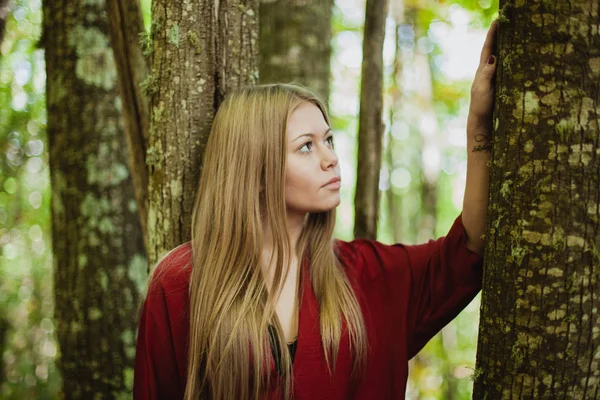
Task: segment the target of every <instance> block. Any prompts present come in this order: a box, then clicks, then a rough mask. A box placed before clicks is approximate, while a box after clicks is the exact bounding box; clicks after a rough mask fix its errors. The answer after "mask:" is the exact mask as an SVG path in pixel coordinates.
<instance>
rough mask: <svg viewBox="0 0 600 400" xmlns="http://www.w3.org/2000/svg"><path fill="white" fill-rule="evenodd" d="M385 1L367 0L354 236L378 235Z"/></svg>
mask: <svg viewBox="0 0 600 400" xmlns="http://www.w3.org/2000/svg"><path fill="white" fill-rule="evenodd" d="M388 4H389V1H388V0H367V4H366V12H365V29H364V39H363V61H362V72H361V85H360V115H359V122H358V165H357V174H356V175H357V176H356V192H355V195H354V236H355V237H363V238H368V239H375V238H376V237H377V218H378V215H379V170H380V168H381V154H382V151H383V149H382V145H383V114H382V113H383V39H384V36H385V20H386V17H387V10H388Z"/></svg>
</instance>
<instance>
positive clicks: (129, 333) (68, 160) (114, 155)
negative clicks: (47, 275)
mask: <svg viewBox="0 0 600 400" xmlns="http://www.w3.org/2000/svg"><path fill="white" fill-rule="evenodd" d="M43 13H44V18H43V27H44V32H45V34H44V36H43V37H44V42H43V45H44V47H45V49H46V75H47V110H48V124H47V131H48V144H49V154H50V157H49V161H50V171H51V183H52V235H53V240H52V245H53V257H54V276H55V283H54V288H55V318H56V337H57V340H58V344H59V346H60V358H59V360H58V362H57V365H58V368H59V370H60V371H61V374H62V380H63V393H64V397H65V398H67V399H92V398H103V399H114V398H124V397H128V396H131V394H130V393H131V386H132V376H133V373H132V366H133V358H134V354H135V331H136V320H137V318H136V316H137V306H138V302H139V293H140V291H141V290H142V289H143V287H144V285H145V281H146V270H147V262H146V258H145V255H144V243H143V238H142V235H141V229H140V224H139V218H138V215H137V209H136V204H135V201H134V194H133V189H132V182H131V178H130V175H129V170H128V168H127V152H126V147H125V139H124V134H123V126H122V121H121V113H120V109H119V103H120V98H119V95H118V88H117V75H116V74H117V73H116V70H115V65H114V60H113V53H112V50H111V49H110V47H109V39H108V36H107V33H106V32H107V30H108V25H107V18H106V13H105V9H104V2H103V1H95V2H89V1H71V0H55V1H46V2H43Z"/></svg>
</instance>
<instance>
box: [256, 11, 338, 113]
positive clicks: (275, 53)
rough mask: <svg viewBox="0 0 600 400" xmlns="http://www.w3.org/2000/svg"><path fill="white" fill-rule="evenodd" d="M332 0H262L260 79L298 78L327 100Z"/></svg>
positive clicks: (270, 80) (278, 80)
mask: <svg viewBox="0 0 600 400" xmlns="http://www.w3.org/2000/svg"><path fill="white" fill-rule="evenodd" d="M332 7H333V0H304V1H298V0H275V1H273V0H261V2H260V81H261V83H271V82H292V81H293V82H298V83H301V84H303V85H306V86H308V87H309V88H311V89H313V90H315V91H316V92H317V93H318V94H319V95H320V97H321V99H323V100H324V101H325V102H326V103H325V104H327V101H328V99H329V71H330V65H329V64H330V59H331V45H330V42H331V8H332Z"/></svg>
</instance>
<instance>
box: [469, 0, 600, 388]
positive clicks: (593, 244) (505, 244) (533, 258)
mask: <svg viewBox="0 0 600 400" xmlns="http://www.w3.org/2000/svg"><path fill="white" fill-rule="evenodd" d="M598 12H599V10H598V3H597V2H587V1H570V2H567V1H558V2H553V3H548V2H545V1H531V2H516V3H513V2H507V1H504V2H501V7H500V21H501V23H500V31H499V33H500V35H499V51H500V52H499V61H500V64H499V69H498V71H497V99H496V114H495V119H494V126H495V128H496V129H495V130H494V146H493V157H492V160H493V161H492V168H491V183H490V185H491V186H490V203H489V204H490V207H489V211H488V217H487V221H488V225H487V232H486V236H487V240H486V249H485V273H484V288H483V295H482V308H481V323H480V331H479V344H478V350H477V368H476V373H475V376H476V380H475V385H474V395H473V397H474V398H475V399H483V398H486V399H508V398H512V399H596V398H599V397H600V351H599V349H600V314H599V313H598V309H599V308H600V300H599V298H598V296H599V294H600V278H599V275H598V268H600V223H599V218H600V181H599V180H600V145H599V139H600V132H599V125H598V111H599V110H598V101H599V100H600V99H599V96H600V85H599V79H600V36H599V35H598V29H597V28H598V25H599V22H600V21H599V17H598Z"/></svg>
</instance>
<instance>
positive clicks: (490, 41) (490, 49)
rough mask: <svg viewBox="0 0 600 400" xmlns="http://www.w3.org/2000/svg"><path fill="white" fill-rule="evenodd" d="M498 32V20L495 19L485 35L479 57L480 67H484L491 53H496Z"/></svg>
mask: <svg viewBox="0 0 600 400" xmlns="http://www.w3.org/2000/svg"><path fill="white" fill-rule="evenodd" d="M497 32H498V20H494V22H492V25H491V26H490V29H489V30H488V33H487V36H486V37H485V43H484V44H483V49H481V56H480V57H479V68H483V67H484V66H485V65H486V64H487V62H488V59H489V57H490V56H491V55H493V54H494V48H495V46H496V36H497Z"/></svg>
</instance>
